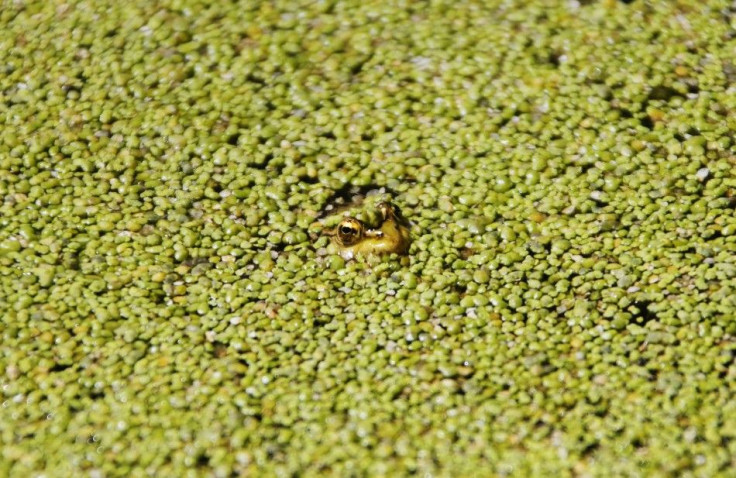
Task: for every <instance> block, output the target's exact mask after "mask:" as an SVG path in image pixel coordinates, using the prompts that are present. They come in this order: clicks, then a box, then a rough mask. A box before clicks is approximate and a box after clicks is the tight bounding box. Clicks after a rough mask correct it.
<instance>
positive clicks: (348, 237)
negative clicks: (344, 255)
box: [337, 219, 363, 246]
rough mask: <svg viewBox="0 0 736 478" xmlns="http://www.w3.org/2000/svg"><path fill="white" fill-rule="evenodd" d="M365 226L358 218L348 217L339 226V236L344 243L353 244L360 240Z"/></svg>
mask: <svg viewBox="0 0 736 478" xmlns="http://www.w3.org/2000/svg"><path fill="white" fill-rule="evenodd" d="M362 234H363V227H362V225H361V224H360V222H358V220H357V219H346V220H344V221H343V222H341V223H340V225H339V226H338V227H337V236H338V238H339V239H340V242H342V244H344V245H347V246H349V245H352V244H354V243H356V242H357V241H358V240H360V238H361V236H362Z"/></svg>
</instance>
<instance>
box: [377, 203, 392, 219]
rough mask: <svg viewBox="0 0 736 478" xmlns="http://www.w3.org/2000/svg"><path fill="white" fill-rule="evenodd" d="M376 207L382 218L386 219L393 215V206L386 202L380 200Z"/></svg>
mask: <svg viewBox="0 0 736 478" xmlns="http://www.w3.org/2000/svg"><path fill="white" fill-rule="evenodd" d="M376 209H378V211H379V212H380V213H381V216H382V217H383V220H384V221H386V220H388V219H389V218H390V217H391V216H393V215H394V207H393V206H392V205H391V204H389V203H387V202H380V203H378V204H377V205H376Z"/></svg>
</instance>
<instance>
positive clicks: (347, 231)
mask: <svg viewBox="0 0 736 478" xmlns="http://www.w3.org/2000/svg"><path fill="white" fill-rule="evenodd" d="M340 232H342V233H343V234H355V229H353V228H352V227H350V226H342V227H341V228H340Z"/></svg>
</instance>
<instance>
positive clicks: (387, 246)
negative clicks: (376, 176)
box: [327, 201, 411, 260]
mask: <svg viewBox="0 0 736 478" xmlns="http://www.w3.org/2000/svg"><path fill="white" fill-rule="evenodd" d="M376 209H377V211H378V213H379V218H380V224H378V225H377V227H375V228H373V227H370V226H369V225H368V224H366V223H365V222H363V221H361V220H359V219H356V218H354V217H346V218H345V219H343V220H342V221H340V223H339V224H338V225H337V227H336V228H335V229H334V230H332V231H328V232H327V235H328V236H331V238H332V242H333V245H334V249H335V250H336V251H337V253H338V254H340V255H341V256H342V257H343V259H346V260H349V259H353V258H354V257H355V256H357V255H361V254H376V255H381V254H391V253H396V254H400V255H404V254H406V253H407V252H408V251H409V246H410V245H411V235H410V232H409V223H408V221H406V219H404V217H403V216H402V215H401V212H400V211H399V208H398V207H396V206H394V205H393V204H392V203H390V202H388V201H384V202H380V203H378V204H377V205H376Z"/></svg>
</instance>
